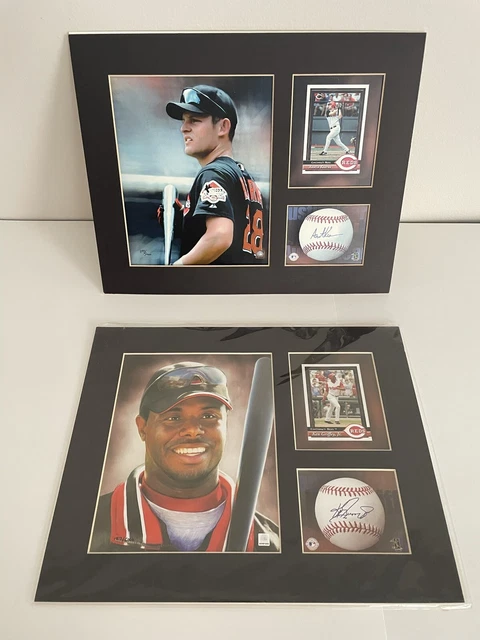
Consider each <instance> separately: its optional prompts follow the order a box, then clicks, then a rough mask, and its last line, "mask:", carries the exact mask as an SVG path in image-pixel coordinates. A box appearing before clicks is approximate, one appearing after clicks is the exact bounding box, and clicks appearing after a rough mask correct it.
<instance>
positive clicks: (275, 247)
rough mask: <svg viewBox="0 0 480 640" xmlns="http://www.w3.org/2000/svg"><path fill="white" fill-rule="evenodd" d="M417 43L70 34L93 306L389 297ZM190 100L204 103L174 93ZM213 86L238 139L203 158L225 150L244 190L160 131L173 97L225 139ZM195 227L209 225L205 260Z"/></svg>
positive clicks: (417, 38)
mask: <svg viewBox="0 0 480 640" xmlns="http://www.w3.org/2000/svg"><path fill="white" fill-rule="evenodd" d="M424 44H425V34H423V33H352V32H348V33H321V32H318V33H142V34H134V33H132V34H71V35H70V49H71V57H72V65H73V74H74V79H75V89H76V94H77V101H78V109H79V116H80V123H81V130H82V139H83V146H84V151H85V159H86V166H87V173H88V182H89V187H90V195H91V203H92V210H93V217H94V223H95V232H96V238H97V245H98V252H99V258H100V267H101V272H102V280H103V288H104V291H105V292H106V293H149V294H155V293H165V294H227V293H237V294H243V293H369V292H387V291H388V290H389V287H390V279H391V273H392V267H393V260H394V253H395V244H396V238H397V232H398V223H399V219H400V213H401V206H402V198H403V192H404V186H405V179H406V172H407V165H408V157H409V152H410V145H411V138H412V131H413V124H414V116H415V108H416V102H417V95H418V88H419V81H420V73H421V65H422V58H423V50H424ZM200 85H203V86H204V87H205V86H207V87H210V94H208V90H207V98H205V94H202V95H200V94H198V92H197V93H195V95H194V96H193V97H192V94H191V93H190V94H188V95H187V94H182V92H183V90H184V89H185V88H187V87H198V86H200ZM212 87H213V88H214V91H217V90H218V89H221V90H223V91H225V92H226V93H227V94H228V95H229V96H230V97H231V98H232V99H233V101H234V103H235V105H236V110H237V115H238V125H237V127H236V131H235V137H234V139H233V141H232V145H233V147H232V149H231V150H230V151H229V150H228V148H227V150H225V149H226V147H225V148H224V142H225V140H226V138H225V137H221V136H222V135H223V136H225V133H223V134H221V133H219V132H218V130H217V129H216V130H215V136H217V137H215V139H214V142H213V143H212V142H211V138H208V140H209V142H208V144H209V145H210V146H208V151H209V153H210V150H211V149H213V152H212V153H213V154H214V156H215V157H216V155H215V154H216V151H217V149H218V147H217V146H216V145H217V142H218V140H219V139H220V138H221V140H222V143H221V144H222V146H221V151H220V152H219V154H220V156H221V157H223V156H225V155H227V156H228V155H229V154H230V153H231V155H232V156H233V158H234V159H235V161H238V162H240V163H241V165H242V167H241V169H240V170H241V172H242V173H241V177H239V176H238V171H239V170H238V168H237V167H238V165H237V164H236V163H234V166H235V168H234V169H232V166H229V167H225V162H223V163H222V162H220V164H219V161H218V160H215V161H212V160H211V158H212V157H213V156H211V155H209V153H208V154H207V153H206V152H205V148H206V147H205V146H202V145H204V144H207V143H206V142H205V138H202V137H201V135H197V133H198V129H197V130H196V133H195V134H194V135H193V136H192V131H193V129H192V126H191V125H192V123H191V122H190V121H188V122H187V123H186V125H185V126H184V127H182V123H181V122H179V121H178V120H176V119H175V117H174V116H173V117H169V115H167V111H166V105H167V104H168V103H171V102H178V101H179V100H180V96H181V95H184V100H187V101H190V100H196V101H198V104H200V107H198V108H201V109H207V110H208V109H210V110H211V109H213V110H214V111H216V112H217V117H219V118H220V119H221V121H222V120H224V119H225V118H224V116H225V115H228V116H229V118H230V120H229V122H230V124H231V119H232V115H231V112H230V111H229V110H228V108H227V111H228V113H226V112H225V110H224V108H223V107H222V104H223V103H222V104H220V108H221V111H220V112H218V107H219V105H218V100H220V102H221V99H219V98H215V99H216V100H217V102H216V106H214V107H212V103H211V101H210V100H209V98H208V95H210V97H211V96H212V95H213V94H212V93H211V88H212ZM185 95H186V96H187V97H186V98H185ZM215 95H216V94H215ZM214 102H215V101H214ZM207 103H208V105H209V106H207V107H205V104H207ZM190 104H194V103H193V102H192V103H190ZM205 113H206V112H205V111H203V114H204V117H205ZM218 113H219V115H218ZM170 115H171V114H170ZM207 117H208V116H207ZM195 126H196V125H195ZM211 126H212V127H214V126H215V127H221V126H222V125H221V122H220V124H218V123H217V124H215V125H214V124H213V122H211ZM181 127H182V130H180V129H181ZM204 133H205V130H204ZM202 135H203V134H202ZM218 136H220V137H218ZM199 140H200V142H199ZM199 145H200V146H199ZM212 145H213V146H212ZM227 146H228V145H227ZM202 154H203V155H202ZM226 162H227V165H228V164H229V162H230V161H226ZM202 163H206V165H205V164H202ZM220 165H221V166H220ZM201 169H202V171H200V170H201ZM232 171H233V172H234V173H235V176H236V177H232ZM244 171H247V173H248V175H247V174H245V173H244ZM194 181H195V183H194ZM176 199H178V203H180V206H183V207H184V208H183V210H180V206H179V205H178V203H177V204H174V203H175V200H176ZM160 205H161V206H162V207H163V210H162V209H160V216H158V215H157V213H158V210H159V206H160ZM205 220H208V221H209V222H210V223H211V224H212V225H213V224H215V225H220V226H215V227H214V226H211V233H212V234H213V235H212V236H211V237H210V240H212V242H213V243H214V244H213V245H208V248H207V246H206V245H205V244H204V245H202V248H201V249H200V248H199V245H198V242H199V241H200V240H201V239H203V240H205V234H206V230H207V228H208V227H207V225H206V222H205ZM212 220H213V221H214V222H213V223H212V222H211V221H212ZM219 220H220V222H219ZM222 223H224V226H222ZM225 225H226V226H225ZM223 234H224V235H223ZM217 242H218V243H219V244H215V243H217ZM226 247H228V249H225V248H226ZM194 248H196V249H195V252H194V253H192V250H193V249H194ZM180 258H181V259H182V262H183V263H184V266H182V267H181V268H180V267H179V266H176V268H170V267H171V265H173V263H175V262H177V261H178V259H180ZM186 263H188V264H186ZM166 267H168V268H166ZM252 269H253V271H252Z"/></svg>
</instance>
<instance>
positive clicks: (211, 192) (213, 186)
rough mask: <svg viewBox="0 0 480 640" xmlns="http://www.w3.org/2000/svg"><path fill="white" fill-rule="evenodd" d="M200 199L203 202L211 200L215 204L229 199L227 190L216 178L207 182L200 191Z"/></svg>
mask: <svg viewBox="0 0 480 640" xmlns="http://www.w3.org/2000/svg"><path fill="white" fill-rule="evenodd" d="M200 200H201V201H202V202H211V203H212V204H215V203H216V202H219V201H222V202H226V201H227V192H226V191H225V189H224V188H223V187H222V186H220V185H219V184H218V182H216V181H215V180H210V182H206V183H205V184H204V185H203V187H202V190H201V191H200Z"/></svg>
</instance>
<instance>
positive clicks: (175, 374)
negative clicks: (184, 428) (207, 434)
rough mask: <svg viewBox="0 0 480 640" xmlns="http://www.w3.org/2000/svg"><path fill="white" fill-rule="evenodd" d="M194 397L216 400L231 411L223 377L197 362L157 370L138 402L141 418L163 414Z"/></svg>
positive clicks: (180, 363)
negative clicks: (152, 413)
mask: <svg viewBox="0 0 480 640" xmlns="http://www.w3.org/2000/svg"><path fill="white" fill-rule="evenodd" d="M194 396H203V397H209V398H215V399H216V400H219V401H220V402H222V403H223V404H224V405H225V406H226V407H227V409H231V408H232V405H231V404H230V398H229V395H228V390H227V379H226V377H225V374H224V373H223V371H221V370H220V369H217V368H216V367H209V366H207V365H205V364H201V363H200V362H177V363H176V364H172V365H169V366H167V367H163V368H162V369H159V370H158V371H157V372H155V373H154V374H153V376H152V377H151V378H150V380H149V381H148V384H147V386H146V387H145V391H144V392H143V396H142V399H141V401H140V415H141V416H143V417H144V418H145V419H146V418H147V417H148V413H149V411H153V412H154V413H162V412H163V411H167V410H168V409H171V408H172V407H174V406H175V405H177V404H178V403H179V402H182V400H185V399H186V398H191V397H194Z"/></svg>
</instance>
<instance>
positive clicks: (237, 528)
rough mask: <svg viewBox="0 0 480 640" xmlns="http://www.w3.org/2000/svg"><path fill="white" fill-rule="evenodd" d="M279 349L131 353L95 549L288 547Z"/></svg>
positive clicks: (98, 515)
mask: <svg viewBox="0 0 480 640" xmlns="http://www.w3.org/2000/svg"><path fill="white" fill-rule="evenodd" d="M273 425H274V409H273V378H272V362H271V354H217V355H214V354H205V353H203V354H202V353H197V354H185V353H182V354H152V355H150V354H137V355H135V354H125V355H124V358H123V364H122V370H121V375H120V378H119V384H118V390H117V400H116V404H115V408H114V411H113V416H112V423H111V428H110V436H109V442H108V447H107V450H106V455H105V462H104V469H103V474H102V479H101V484H100V487H99V495H98V500H97V507H96V513H95V518H94V523H93V526H92V533H91V539H90V545H89V552H90V553H136V552H141V553H142V552H143V553H149V552H150V553H163V552H173V553H188V552H190V553H203V552H212V553H215V552H230V553H243V552H246V553H248V552H256V553H271V552H279V551H280V531H279V506H278V487H277V462H276V445H275V433H274V429H273Z"/></svg>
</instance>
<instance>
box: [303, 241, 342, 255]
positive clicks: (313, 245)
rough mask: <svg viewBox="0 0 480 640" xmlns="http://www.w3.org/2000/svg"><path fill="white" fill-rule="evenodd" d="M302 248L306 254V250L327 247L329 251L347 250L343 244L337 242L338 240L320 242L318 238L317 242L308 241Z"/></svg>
mask: <svg viewBox="0 0 480 640" xmlns="http://www.w3.org/2000/svg"><path fill="white" fill-rule="evenodd" d="M302 249H303V251H304V253H306V254H307V255H308V252H309V251H311V250H312V249H328V250H330V251H342V253H343V252H344V251H346V250H347V247H346V246H345V245H343V244H339V243H338V242H322V241H321V240H320V241H317V242H309V243H308V244H306V245H305V246H304V247H302Z"/></svg>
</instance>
